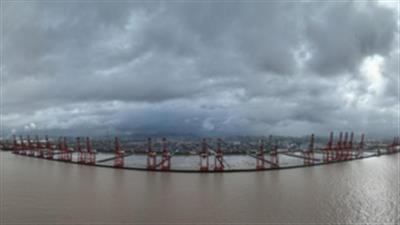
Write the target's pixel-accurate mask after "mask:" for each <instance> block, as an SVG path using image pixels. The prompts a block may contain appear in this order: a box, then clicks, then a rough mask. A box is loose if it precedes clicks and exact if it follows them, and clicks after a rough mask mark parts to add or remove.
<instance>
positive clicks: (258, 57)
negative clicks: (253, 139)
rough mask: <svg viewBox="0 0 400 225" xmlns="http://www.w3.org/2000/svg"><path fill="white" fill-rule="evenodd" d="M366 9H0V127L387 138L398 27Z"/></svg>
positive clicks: (384, 11)
mask: <svg viewBox="0 0 400 225" xmlns="http://www.w3.org/2000/svg"><path fill="white" fill-rule="evenodd" d="M397 13H398V11H397V10H396V8H390V7H386V6H383V5H380V4H378V3H377V2H367V1H366V2H359V1H357V2H355V1H349V2H318V3H317V2H315V1H311V2H307V1H304V2H299V3H293V2H290V3H289V2H265V3H260V2H253V3H244V2H238V3H232V2H216V3H211V2H204V3H201V2H197V1H195V2H190V3H181V2H170V3H167V2H163V1H161V2H151V3H131V2H120V3H109V2H107V3H106V2H103V3H100V2H98V3H91V2H86V3H85V2H83V3H68V2H65V1H61V2H52V3H50V2H5V3H3V8H2V14H3V16H2V23H3V34H2V39H3V48H2V49H1V51H2V54H3V65H2V71H3V83H2V88H3V103H2V108H3V109H2V110H3V128H4V130H5V132H6V133H10V132H11V131H16V132H37V133H45V132H53V133H66V134H71V135H74V134H78V133H88V132H89V133H91V134H99V135H102V134H105V133H107V132H113V133H126V134H135V133H136V134H138V133H146V134H157V133H173V134H199V135H229V134H250V135H253V134H255V135H268V134H281V135H302V134H307V133H310V132H315V133H318V134H321V135H323V134H326V133H328V132H329V131H330V130H353V131H356V132H360V131H365V132H366V133H367V134H369V135H371V136H386V135H389V136H392V135H393V134H394V133H396V132H397V127H398V111H399V91H398V90H399V89H398V88H399V83H398V82H399V48H398V46H399V43H398V37H399V21H398V19H397V18H398V14H397Z"/></svg>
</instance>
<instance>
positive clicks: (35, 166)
mask: <svg viewBox="0 0 400 225" xmlns="http://www.w3.org/2000/svg"><path fill="white" fill-rule="evenodd" d="M0 159H1V160H0V163H1V165H0V224H21V223H23V224H94V223H97V224H270V223H279V224H288V223H297V224H299V223H302V224H311V223H313V224H327V223H340V224H354V223H378V224H381V223H399V222H400V216H399V205H400V182H399V179H400V167H399V165H400V164H399V162H400V161H399V160H400V154H395V155H384V156H380V157H373V158H367V159H362V160H355V161H351V162H343V163H336V164H330V165H323V166H316V167H308V168H297V169H288V170H278V171H263V172H241V173H225V174H196V173H189V174H186V173H158V172H144V171H130V170H116V169H109V168H96V167H89V166H83V165H75V164H68V163H62V162H56V161H47V160H43V159H36V158H29V157H23V156H18V155H13V154H11V153H10V152H0Z"/></svg>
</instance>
